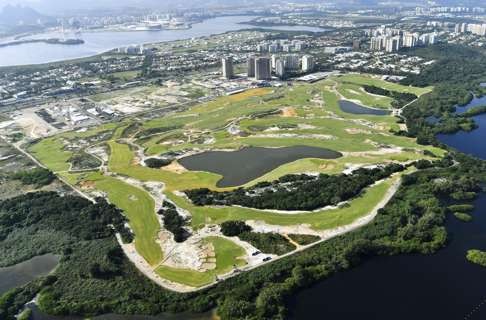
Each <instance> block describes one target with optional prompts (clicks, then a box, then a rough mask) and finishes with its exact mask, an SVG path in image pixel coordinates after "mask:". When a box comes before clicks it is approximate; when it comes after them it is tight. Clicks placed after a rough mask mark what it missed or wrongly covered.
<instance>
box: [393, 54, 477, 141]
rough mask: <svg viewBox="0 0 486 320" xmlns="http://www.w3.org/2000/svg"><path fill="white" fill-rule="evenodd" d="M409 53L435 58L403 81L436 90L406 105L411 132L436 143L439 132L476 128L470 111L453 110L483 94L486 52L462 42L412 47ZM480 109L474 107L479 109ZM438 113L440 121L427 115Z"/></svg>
mask: <svg viewBox="0 0 486 320" xmlns="http://www.w3.org/2000/svg"><path fill="white" fill-rule="evenodd" d="M410 54H412V55H419V56H422V57H424V58H427V59H434V60H436V62H435V63H433V64H432V65H430V66H429V67H427V68H426V69H425V70H424V71H423V72H422V73H420V74H418V75H411V76H408V77H407V78H405V79H404V80H402V84H404V85H414V86H430V85H432V86H434V90H433V91H432V92H431V93H429V94H426V95H424V96H422V97H420V99H418V100H417V101H416V102H414V103H412V104H411V105H410V106H408V107H407V108H405V110H404V112H403V116H404V117H405V118H406V119H407V126H408V133H407V134H408V135H409V136H413V137H417V138H418V142H419V143H421V144H437V141H436V139H435V135H436V134H437V133H454V132H457V131H459V130H465V131H470V130H473V129H475V128H476V126H475V123H474V120H473V119H471V117H470V116H471V115H468V114H465V115H460V114H454V111H455V106H456V105H457V106H464V105H466V104H468V103H469V102H470V101H471V100H472V99H473V98H474V95H477V96H481V95H484V94H485V93H486V88H483V87H481V86H480V83H482V82H484V81H486V55H485V54H484V51H482V50H481V49H475V48H469V47H465V46H460V45H438V46H430V47H426V48H418V49H414V50H410ZM479 111H481V110H477V111H473V112H474V113H475V112H479ZM430 116H434V117H436V118H437V119H438V120H439V121H438V122H437V123H430V122H429V121H427V118H428V117H430Z"/></svg>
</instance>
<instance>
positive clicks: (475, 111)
mask: <svg viewBox="0 0 486 320" xmlns="http://www.w3.org/2000/svg"><path fill="white" fill-rule="evenodd" d="M483 113H486V106H476V107H472V108H470V109H469V110H467V111H464V113H462V116H463V117H474V116H478V115H480V114H483Z"/></svg>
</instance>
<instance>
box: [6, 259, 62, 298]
mask: <svg viewBox="0 0 486 320" xmlns="http://www.w3.org/2000/svg"><path fill="white" fill-rule="evenodd" d="M58 263H59V257H58V256H55V255H53V254H46V255H43V256H38V257H35V258H32V259H30V260H27V261H24V262H21V263H19V264H16V265H14V266H11V267H7V268H0V295H1V294H2V293H4V292H6V291H8V290H10V289H12V288H15V287H18V286H22V285H24V284H27V283H29V282H30V281H32V280H34V279H36V278H38V277H41V276H45V275H47V274H49V273H50V272H51V271H52V270H54V268H56V266H57V264H58Z"/></svg>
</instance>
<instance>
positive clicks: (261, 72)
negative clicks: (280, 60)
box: [255, 57, 272, 80]
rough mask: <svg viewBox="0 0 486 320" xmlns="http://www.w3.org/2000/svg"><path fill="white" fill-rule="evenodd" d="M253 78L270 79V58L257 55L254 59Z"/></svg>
mask: <svg viewBox="0 0 486 320" xmlns="http://www.w3.org/2000/svg"><path fill="white" fill-rule="evenodd" d="M255 79H256V80H271V79H272V64H271V61H270V58H268V57H259V58H256V59H255Z"/></svg>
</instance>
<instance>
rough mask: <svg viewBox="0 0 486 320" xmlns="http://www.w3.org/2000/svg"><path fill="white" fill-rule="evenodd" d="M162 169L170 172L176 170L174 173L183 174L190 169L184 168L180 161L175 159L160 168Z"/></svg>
mask: <svg viewBox="0 0 486 320" xmlns="http://www.w3.org/2000/svg"><path fill="white" fill-rule="evenodd" d="M160 170H164V171H169V172H174V173H177V174H182V173H184V172H188V171H189V170H187V169H186V168H184V167H183V166H182V165H181V164H180V163H179V162H177V161H173V162H172V163H171V164H169V165H167V166H165V167H162V168H160Z"/></svg>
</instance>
